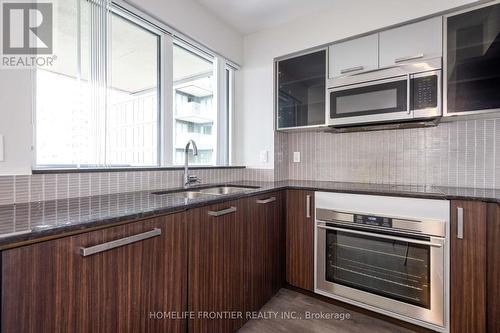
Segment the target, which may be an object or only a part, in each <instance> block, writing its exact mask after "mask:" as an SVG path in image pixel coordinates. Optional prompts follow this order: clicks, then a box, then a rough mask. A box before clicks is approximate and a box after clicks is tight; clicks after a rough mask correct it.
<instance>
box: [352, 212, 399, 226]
mask: <svg viewBox="0 0 500 333" xmlns="http://www.w3.org/2000/svg"><path fill="white" fill-rule="evenodd" d="M354 222H355V223H359V224H365V225H370V226H377V227H385V228H392V218H390V217H382V216H375V215H361V214H355V215H354Z"/></svg>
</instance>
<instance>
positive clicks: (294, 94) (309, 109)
mask: <svg viewBox="0 0 500 333" xmlns="http://www.w3.org/2000/svg"><path fill="white" fill-rule="evenodd" d="M326 56H327V52H326V50H324V49H323V50H320V51H317V52H313V53H308V54H305V55H301V56H297V57H294V58H290V59H284V60H280V61H278V62H277V63H276V73H277V78H276V80H277V82H276V84H277V93H276V99H277V100H276V111H277V128H278V129H286V128H294V127H305V126H315V125H323V124H325V119H326V118H325V117H326V114H325V100H326Z"/></svg>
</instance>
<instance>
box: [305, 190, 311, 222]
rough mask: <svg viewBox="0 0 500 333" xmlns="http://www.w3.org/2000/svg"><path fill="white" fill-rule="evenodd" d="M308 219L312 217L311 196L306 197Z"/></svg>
mask: <svg viewBox="0 0 500 333" xmlns="http://www.w3.org/2000/svg"><path fill="white" fill-rule="evenodd" d="M306 217H307V218H310V217H311V196H310V195H306Z"/></svg>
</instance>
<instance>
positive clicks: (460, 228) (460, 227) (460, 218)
mask: <svg viewBox="0 0 500 333" xmlns="http://www.w3.org/2000/svg"><path fill="white" fill-rule="evenodd" d="M457 238H458V239H464V209H463V208H462V207H458V208H457Z"/></svg>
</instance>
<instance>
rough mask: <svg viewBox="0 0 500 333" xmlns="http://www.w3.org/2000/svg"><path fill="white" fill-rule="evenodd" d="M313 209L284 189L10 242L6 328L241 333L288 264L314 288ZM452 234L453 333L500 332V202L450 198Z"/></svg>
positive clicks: (306, 197) (4, 283) (5, 258)
mask: <svg viewBox="0 0 500 333" xmlns="http://www.w3.org/2000/svg"><path fill="white" fill-rule="evenodd" d="M313 207H314V192H312V191H301V190H287V191H286V192H279V191H277V192H272V193H266V194H262V195H258V196H254V197H249V198H245V199H241V200H235V201H230V202H226V203H221V204H216V205H212V206H206V207H201V208H196V209H192V210H189V211H187V212H184V213H177V214H171V215H166V216H161V217H156V218H151V219H147V220H142V221H136V222H132V223H128V224H124V225H120V226H115V227H110V228H105V229H101V230H95V231H90V232H85V233H82V234H78V235H74V236H68V237H63V238H59V239H55V240H48V241H44V242H40V243H36V244H32V245H27V246H22V247H19V248H13V249H10V250H5V251H3V252H2V253H1V267H2V272H1V273H2V279H1V287H2V289H1V318H0V319H1V329H2V331H1V332H21V333H23V332H61V333H62V332H92V333H94V332H174V333H175V332H178V333H181V332H183V333H184V332H190V333H205V332H208V333H211V332H217V333H229V332H236V331H237V330H238V329H239V328H240V327H241V326H242V325H243V323H244V322H245V321H246V320H247V318H246V312H247V311H258V310H259V309H260V308H261V307H262V306H263V305H264V304H265V303H266V302H267V301H268V300H269V299H270V298H271V297H272V296H273V295H274V294H275V293H276V292H277V291H278V290H279V288H281V287H282V285H283V283H284V280H285V272H286V280H287V282H288V283H289V284H290V285H292V286H295V287H297V288H301V289H303V290H309V291H312V290H313V276H314V272H313V270H314V263H313V261H314V258H313V253H314V237H313V235H314V209H313ZM460 209H461V210H460ZM459 210H460V211H461V212H463V214H462V215H460V214H458V211H459ZM460 216H462V218H461V217H460ZM155 229H159V230H161V234H160V235H151V236H152V237H150V238H147V239H143V240H140V241H136V242H134V243H131V244H128V245H123V246H119V247H116V248H112V249H108V250H105V251H102V252H98V253H95V254H92V255H88V256H83V255H82V254H81V248H89V247H93V246H96V245H100V244H103V243H107V242H111V241H115V240H119V239H123V238H126V237H130V236H134V235H138V234H144V233H147V232H149V231H151V230H155ZM450 231H451V235H450V240H451V255H450V256H451V264H450V265H451V274H450V280H451V281H450V282H451V288H450V289H451V295H450V304H451V316H450V317H451V332H452V333H477V332H489V333H500V320H499V318H500V251H499V244H500V205H498V204H493V203H492V204H486V203H483V202H477V201H475V202H472V201H452V203H451V228H450ZM460 234H462V237H461V238H460V237H458V236H459V235H460ZM285 251H286V255H285ZM184 311H191V313H193V316H194V317H193V318H191V319H182V318H180V319H172V318H170V319H168V318H166V317H165V315H166V314H168V313H170V314H174V315H177V316H181V315H182V314H183V313H184ZM220 316H222V318H221V317H220Z"/></svg>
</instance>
